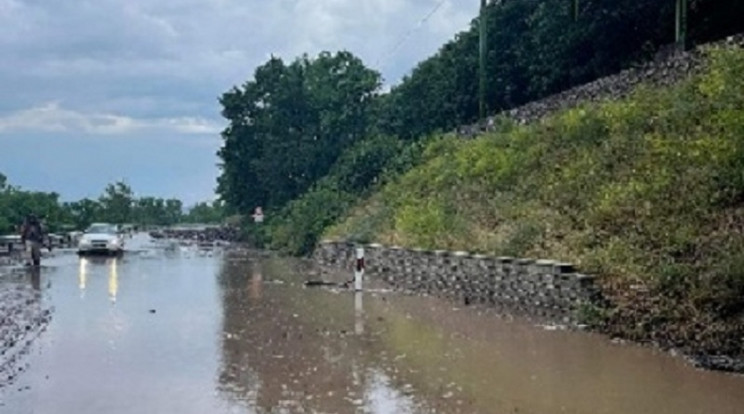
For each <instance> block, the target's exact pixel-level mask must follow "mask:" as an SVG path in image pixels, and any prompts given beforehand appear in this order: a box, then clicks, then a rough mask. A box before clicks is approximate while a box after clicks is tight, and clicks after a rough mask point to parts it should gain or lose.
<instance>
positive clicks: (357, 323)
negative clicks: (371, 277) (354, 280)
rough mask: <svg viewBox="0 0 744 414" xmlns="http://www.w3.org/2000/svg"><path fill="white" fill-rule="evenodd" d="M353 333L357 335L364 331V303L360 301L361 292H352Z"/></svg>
mask: <svg viewBox="0 0 744 414" xmlns="http://www.w3.org/2000/svg"><path fill="white" fill-rule="evenodd" d="M354 333H356V334H357V335H361V334H363V333H364V304H363V302H362V292H354Z"/></svg>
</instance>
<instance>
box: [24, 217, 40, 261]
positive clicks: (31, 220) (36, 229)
mask: <svg viewBox="0 0 744 414" xmlns="http://www.w3.org/2000/svg"><path fill="white" fill-rule="evenodd" d="M21 242H22V243H24V245H25V246H26V259H27V262H26V265H27V266H32V265H33V266H39V265H40V264H41V245H42V244H43V242H44V229H43V228H42V225H41V222H40V221H39V219H38V218H37V217H36V216H35V215H33V214H29V215H28V216H26V219H25V220H24V221H23V226H21Z"/></svg>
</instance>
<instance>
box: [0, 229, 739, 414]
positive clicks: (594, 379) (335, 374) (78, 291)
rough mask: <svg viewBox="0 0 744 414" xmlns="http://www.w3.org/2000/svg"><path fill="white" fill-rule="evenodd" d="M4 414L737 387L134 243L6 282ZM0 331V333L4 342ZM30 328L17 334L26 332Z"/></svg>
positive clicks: (469, 314) (461, 403)
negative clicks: (109, 254) (115, 254)
mask: <svg viewBox="0 0 744 414" xmlns="http://www.w3.org/2000/svg"><path fill="white" fill-rule="evenodd" d="M3 273H5V274H4V275H3V276H0V304H1V305H0V318H2V319H0V321H2V322H3V324H1V325H0V328H2V329H1V330H0V345H2V355H0V412H1V413H6V412H7V413H19V414H25V413H80V414H87V413H96V414H97V413H561V412H565V413H587V414H588V413H592V414H594V413H610V414H614V413H680V414H686V413H741V412H743V411H742V407H744V378H742V377H737V376H733V375H728V374H722V373H714V372H705V371H699V370H695V369H693V368H692V367H690V366H689V365H687V364H686V363H685V362H684V361H682V360H681V359H679V358H674V357H672V356H670V355H668V354H664V353H660V352H657V351H653V350H651V349H648V348H643V347H640V346H635V345H621V344H616V343H612V342H611V341H609V340H608V339H607V338H604V337H601V336H595V335H591V334H586V333H576V332H568V331H562V330H560V329H554V328H553V327H548V328H546V327H540V326H535V325H533V324H531V323H529V322H528V321H522V320H515V319H513V318H510V317H508V316H503V315H496V314H494V313H493V312H492V311H489V310H487V309H482V308H460V307H458V306H455V305H454V304H453V303H450V302H447V301H444V300H440V299H436V298H427V297H417V296H406V295H402V294H399V293H395V292H390V291H387V290H385V289H384V286H381V285H376V284H375V283H374V281H372V282H370V283H368V284H367V288H368V289H367V290H366V291H365V292H364V293H361V294H355V293H353V292H350V291H347V290H345V289H327V288H308V287H305V286H304V283H303V282H304V281H305V280H307V279H321V278H322V279H324V280H336V281H340V280H343V279H344V278H346V277H347V275H344V274H336V273H333V274H332V273H325V272H323V271H320V270H318V269H316V268H314V267H313V265H312V264H311V263H309V262H307V261H302V260H297V259H287V258H277V257H273V256H271V255H268V254H265V253H262V252H255V251H249V250H242V249H221V248H216V249H210V250H205V249H199V248H197V247H195V246H186V245H184V246H181V245H178V244H177V243H174V242H168V241H165V242H160V241H154V240H150V239H149V237H147V236H146V235H136V236H135V237H134V238H133V239H131V240H129V241H128V251H127V252H126V253H125V254H124V255H123V256H122V257H119V258H79V257H77V256H76V255H75V254H74V252H72V251H69V250H67V251H64V250H62V251H57V252H55V256H54V257H49V258H46V259H45V261H44V267H43V268H42V269H41V270H40V272H38V273H37V274H35V273H33V272H29V271H27V270H23V269H15V270H12V269H11V270H8V269H5V270H2V269H0V274H3ZM3 327H4V328H3ZM27 327H28V328H27Z"/></svg>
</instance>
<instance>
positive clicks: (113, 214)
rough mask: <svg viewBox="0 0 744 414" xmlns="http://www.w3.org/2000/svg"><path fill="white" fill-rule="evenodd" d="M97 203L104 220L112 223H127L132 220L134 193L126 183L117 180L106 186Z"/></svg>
mask: <svg viewBox="0 0 744 414" xmlns="http://www.w3.org/2000/svg"><path fill="white" fill-rule="evenodd" d="M99 203H100V204H101V208H102V209H103V211H102V213H103V216H104V217H105V219H106V221H110V222H113V223H128V222H130V221H131V220H132V207H133V205H134V193H133V192H132V188H131V187H129V186H128V185H127V184H125V183H123V182H121V181H119V182H116V183H114V184H109V185H108V186H106V190H105V191H104V194H103V195H102V196H101V197H100V199H99Z"/></svg>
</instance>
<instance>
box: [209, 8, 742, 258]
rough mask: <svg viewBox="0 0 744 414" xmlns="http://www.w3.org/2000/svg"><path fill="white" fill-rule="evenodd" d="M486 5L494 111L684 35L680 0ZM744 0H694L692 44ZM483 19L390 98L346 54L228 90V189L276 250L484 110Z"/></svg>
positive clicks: (261, 71) (735, 23) (261, 74)
mask: <svg viewBox="0 0 744 414" xmlns="http://www.w3.org/2000/svg"><path fill="white" fill-rule="evenodd" d="M579 5H580V8H579V14H578V16H577V18H576V19H574V16H573V9H572V7H571V2H569V1H566V0H541V1H534V0H503V1H493V2H490V3H489V6H488V7H487V10H486V12H485V20H484V24H486V25H487V29H488V33H489V34H488V42H487V45H488V47H487V65H486V66H487V68H488V70H487V85H488V88H487V104H488V109H489V112H491V113H493V112H496V111H499V110H503V109H508V108H511V107H515V106H518V105H520V104H523V103H526V102H529V101H532V100H536V99H539V98H541V97H545V96H547V95H550V94H553V93H556V92H558V91H561V90H564V89H567V88H570V87H572V86H575V85H577V84H581V83H585V82H587V81H590V80H592V79H595V78H598V77H602V76H604V75H607V74H610V73H614V72H616V71H618V70H620V69H622V68H624V67H627V66H629V65H631V64H633V63H634V62H637V61H640V60H643V59H647V58H649V57H650V56H652V55H653V54H654V53H655V52H657V51H658V50H659V48H660V47H661V46H663V45H667V44H671V43H673V41H674V7H675V1H674V0H633V1H631V0H593V1H590V0H581V1H580V2H579ZM742 15H744V2H740V1H737V0H718V1H714V0H691V1H690V12H689V31H688V34H689V39H690V43H693V44H694V43H700V42H707V41H710V40H712V39H716V38H720V37H723V36H726V35H729V34H732V33H736V32H739V31H742V29H744V19H741V18H737V16H739V17H740V16H742ZM479 24H480V22H479V20H478V19H475V20H473V22H472V24H471V27H470V28H469V30H467V31H464V32H462V33H459V34H458V35H456V36H455V38H454V39H453V40H451V41H449V42H448V43H446V44H445V45H444V46H443V47H442V48H441V49H440V50H439V52H438V53H437V54H435V55H434V56H432V57H430V58H428V59H426V60H424V61H423V62H421V63H419V64H418V65H417V66H416V68H415V69H414V70H413V71H412V72H411V74H410V75H408V76H406V77H405V78H404V79H403V80H402V81H401V82H400V84H399V85H397V86H395V87H394V88H392V90H391V91H390V92H389V93H381V89H380V86H381V84H382V79H381V76H380V74H379V73H377V72H375V71H374V70H371V69H369V68H367V67H365V65H364V64H363V62H362V61H361V60H360V59H358V58H357V57H355V56H354V55H352V54H351V53H349V52H338V53H335V54H332V53H328V52H324V53H321V54H320V55H319V56H317V57H315V58H310V57H308V56H303V57H301V58H299V59H296V60H294V61H292V62H284V61H283V60H281V59H279V58H271V59H270V60H269V61H268V62H266V63H265V64H264V65H262V66H260V67H259V68H258V69H256V71H255V73H254V77H253V79H250V80H249V81H247V82H246V83H245V84H243V85H241V86H240V87H235V88H233V89H232V90H230V91H228V92H226V93H225V94H223V96H222V97H221V100H220V103H221V105H222V108H223V109H222V114H223V116H224V117H225V118H226V119H227V120H228V121H229V125H228V127H227V128H226V129H225V130H224V131H223V133H222V137H223V139H224V145H223V147H222V148H221V150H220V151H219V153H218V155H219V157H220V158H221V160H222V164H221V168H222V174H221V176H220V178H219V182H218V193H219V195H220V197H221V198H222V200H224V201H225V203H226V206H227V208H228V209H229V210H230V211H231V212H233V213H240V214H243V215H248V214H250V213H251V212H252V210H253V209H254V208H255V207H256V206H262V207H263V208H264V210H266V211H268V212H269V215H268V217H269V221H268V223H267V226H264V229H265V231H267V232H268V234H266V235H264V236H269V237H268V239H269V240H270V242H271V243H272V245H273V247H277V248H284V249H286V250H289V251H290V252H292V253H303V252H306V251H307V250H308V249H309V248H311V247H312V245H313V244H314V242H315V239H316V238H317V237H318V235H319V234H320V232H321V231H322V229H323V228H325V227H326V226H328V225H329V224H330V223H333V222H334V221H335V220H337V219H338V218H339V217H341V216H342V215H344V214H345V213H346V212H347V211H348V208H349V206H350V205H351V204H353V201H354V200H356V199H358V198H359V197H360V196H361V195H363V194H365V193H366V192H367V191H368V190H369V189H370V188H371V187H373V186H375V185H377V183H379V182H380V181H381V180H382V179H384V178H385V177H391V176H394V172H395V171H404V170H405V169H406V168H410V167H411V166H413V165H415V163H416V162H417V159H419V158H420V157H421V154H418V153H417V151H418V149H417V148H418V146H419V145H420V144H419V143H418V142H419V141H420V140H421V139H422V138H424V137H427V136H430V135H432V134H434V133H436V132H437V131H447V130H452V129H454V128H455V127H457V126H459V125H462V124H465V123H470V122H473V121H475V120H476V119H477V117H478V73H477V68H478V28H479V27H478V25H479Z"/></svg>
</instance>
